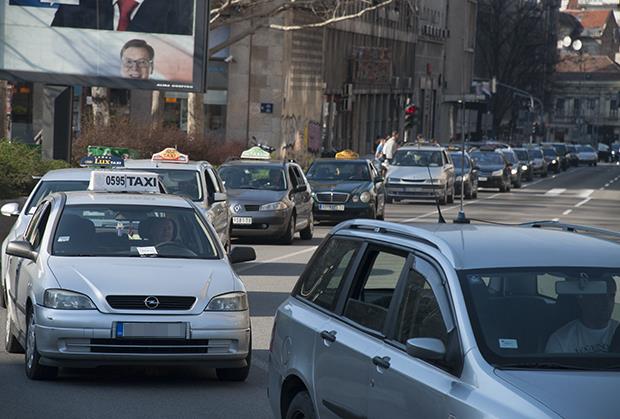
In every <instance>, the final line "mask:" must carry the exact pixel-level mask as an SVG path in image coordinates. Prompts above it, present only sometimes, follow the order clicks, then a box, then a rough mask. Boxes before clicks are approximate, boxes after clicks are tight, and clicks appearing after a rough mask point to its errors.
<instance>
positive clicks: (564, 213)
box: [562, 209, 573, 215]
mask: <svg viewBox="0 0 620 419" xmlns="http://www.w3.org/2000/svg"><path fill="white" fill-rule="evenodd" d="M571 212H573V210H572V209H567V210H566V211H564V212H563V213H562V215H568V214H570V213H571Z"/></svg>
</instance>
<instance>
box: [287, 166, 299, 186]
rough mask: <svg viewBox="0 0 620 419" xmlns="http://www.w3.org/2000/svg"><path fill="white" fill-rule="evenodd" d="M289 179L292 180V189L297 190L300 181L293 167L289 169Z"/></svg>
mask: <svg viewBox="0 0 620 419" xmlns="http://www.w3.org/2000/svg"><path fill="white" fill-rule="evenodd" d="M288 177H289V178H290V179H291V187H292V189H295V188H296V187H297V185H299V180H298V179H297V175H296V174H295V171H294V170H293V167H292V166H291V167H289V168H288Z"/></svg>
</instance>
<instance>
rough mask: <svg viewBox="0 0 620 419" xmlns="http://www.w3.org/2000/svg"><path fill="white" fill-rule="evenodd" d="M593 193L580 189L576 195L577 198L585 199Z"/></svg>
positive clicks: (592, 190)
mask: <svg viewBox="0 0 620 419" xmlns="http://www.w3.org/2000/svg"><path fill="white" fill-rule="evenodd" d="M593 193H594V189H582V190H581V192H580V193H578V194H577V198H587V197H589V196H590V195H592V194H593Z"/></svg>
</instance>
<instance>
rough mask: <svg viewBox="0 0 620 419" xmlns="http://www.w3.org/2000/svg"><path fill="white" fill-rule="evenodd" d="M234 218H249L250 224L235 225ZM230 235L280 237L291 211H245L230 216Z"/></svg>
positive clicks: (288, 220)
mask: <svg viewBox="0 0 620 419" xmlns="http://www.w3.org/2000/svg"><path fill="white" fill-rule="evenodd" d="M235 217H246V218H247V217H250V218H252V224H235V223H234V220H235ZM232 219H233V223H232V235H233V236H235V237H274V236H282V235H284V233H286V230H287V229H288V223H289V222H290V219H291V210H290V209H289V210H282V211H245V212H240V213H234V214H232Z"/></svg>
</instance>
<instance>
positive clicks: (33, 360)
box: [24, 309, 58, 380]
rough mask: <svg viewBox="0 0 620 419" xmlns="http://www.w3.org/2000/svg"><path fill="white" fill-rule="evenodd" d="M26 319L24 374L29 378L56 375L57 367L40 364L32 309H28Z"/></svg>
mask: <svg viewBox="0 0 620 419" xmlns="http://www.w3.org/2000/svg"><path fill="white" fill-rule="evenodd" d="M26 319H27V320H26V321H27V326H26V356H25V357H24V365H25V368H26V376H27V377H28V378H30V379H31V380H49V379H52V378H55V377H56V375H58V368H57V367H50V366H47V365H42V364H40V362H39V361H40V360H41V355H39V351H37V336H36V321H35V320H36V319H35V316H34V313H33V311H32V309H29V311H28V314H27V316H26Z"/></svg>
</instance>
